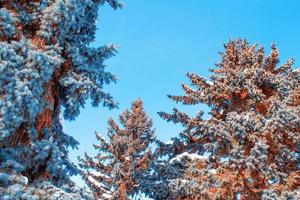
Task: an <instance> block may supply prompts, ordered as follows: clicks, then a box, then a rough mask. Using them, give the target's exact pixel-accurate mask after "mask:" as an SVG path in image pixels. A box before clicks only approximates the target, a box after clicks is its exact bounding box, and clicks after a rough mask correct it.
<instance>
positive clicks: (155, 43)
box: [64, 0, 300, 184]
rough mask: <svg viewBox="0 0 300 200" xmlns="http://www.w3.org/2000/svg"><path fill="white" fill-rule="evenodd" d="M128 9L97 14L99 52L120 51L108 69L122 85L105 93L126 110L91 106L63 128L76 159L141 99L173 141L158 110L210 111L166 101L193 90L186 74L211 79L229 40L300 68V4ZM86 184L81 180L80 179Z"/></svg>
mask: <svg viewBox="0 0 300 200" xmlns="http://www.w3.org/2000/svg"><path fill="white" fill-rule="evenodd" d="M124 3H125V7H124V9H122V10H117V11H115V10H113V9H111V8H110V7H109V6H104V7H102V8H101V9H100V11H99V19H98V22H97V26H98V31H97V35H96V41H95V43H94V44H93V45H94V46H101V45H103V44H106V43H114V44H117V45H120V48H119V53H118V55H117V56H115V57H113V58H111V59H109V60H108V61H107V62H106V65H107V70H109V71H111V72H113V73H114V74H116V75H117V76H118V77H119V78H120V80H119V81H118V83H117V84H112V85H110V86H106V87H105V90H106V91H109V92H110V93H111V94H112V95H113V96H114V98H115V100H116V101H118V102H119V107H120V109H118V110H117V109H115V110H108V109H107V108H101V107H99V108H93V107H91V106H90V104H89V103H87V104H86V107H85V109H82V110H81V114H80V115H79V117H77V118H76V120H75V121H72V122H69V121H64V127H65V132H66V133H68V134H69V135H72V136H73V137H75V138H76V139H77V140H78V141H79V142H80V146H79V150H75V151H73V150H71V151H70V158H71V160H73V161H75V162H76V157H77V156H78V155H82V154H83V152H85V151H86V152H88V153H89V154H93V153H94V151H93V148H92V143H94V142H96V139H95V135H94V132H95V131H98V132H100V133H101V134H105V132H106V130H107V123H106V122H107V120H108V118H109V117H113V118H114V119H116V118H117V116H118V114H119V113H121V112H122V111H123V110H124V109H126V108H128V107H130V103H131V102H132V101H133V100H135V99H137V98H138V97H140V98H141V99H142V100H143V102H144V107H145V110H146V111H147V113H148V115H149V116H150V117H151V118H152V119H153V122H154V128H155V129H156V134H157V137H158V138H159V139H161V140H168V139H169V138H170V137H175V136H176V135H177V134H178V132H179V131H180V126H174V125H173V124H171V123H167V122H165V121H164V120H162V119H160V118H159V116H158V115H157V112H158V111H170V110H171V109H172V108H173V107H174V106H176V107H179V108H180V109H182V110H185V111H186V112H188V113H195V112H197V110H199V109H204V110H206V111H207V108H206V107H205V106H196V107H184V106H180V105H176V104H175V103H174V102H172V101H171V100H169V99H168V98H167V97H166V95H167V94H175V95H176V94H182V91H181V88H180V84H181V83H188V81H187V79H186V77H185V74H186V72H196V73H197V74H199V75H201V76H204V77H208V76H209V71H208V69H209V68H213V67H214V63H216V62H219V60H220V57H219V54H218V52H219V51H221V50H222V47H223V44H224V43H225V42H227V41H228V40H229V39H230V38H237V37H241V38H246V39H248V41H249V42H251V43H258V44H260V45H262V46H264V47H265V48H266V51H267V52H268V51H269V47H270V45H271V44H272V43H273V42H275V43H276V44H277V46H278V48H279V51H280V59H281V61H282V62H284V61H285V60H287V59H288V58H291V57H293V58H294V59H295V60H296V62H295V66H297V67H298V66H299V63H300V39H299V38H300V22H299V19H300V12H299V10H300V1H298V0H286V1H281V0H190V1H186V0H151V1H146V0H125V1H124ZM74 180H75V181H76V182H78V183H79V184H81V181H80V179H79V178H78V177H76V178H74Z"/></svg>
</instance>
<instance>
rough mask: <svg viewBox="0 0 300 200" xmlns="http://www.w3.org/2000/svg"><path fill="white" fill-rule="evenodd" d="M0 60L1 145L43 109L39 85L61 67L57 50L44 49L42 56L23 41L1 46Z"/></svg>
mask: <svg viewBox="0 0 300 200" xmlns="http://www.w3.org/2000/svg"><path fill="white" fill-rule="evenodd" d="M0 59H1V61H0V64H1V65H0V85H1V88H0V94H1V95H2V96H1V98H0V112H1V118H0V131H1V136H0V141H3V140H5V139H6V138H7V136H9V135H10V134H11V133H12V132H13V131H14V130H15V129H16V128H18V127H19V126H20V124H21V123H22V122H24V121H25V120H26V121H29V122H30V121H34V119H35V117H36V115H37V114H38V113H39V112H41V110H42V109H43V108H44V107H45V106H46V103H45V102H44V99H43V97H42V95H43V93H44V89H43V84H45V83H46V82H48V81H49V80H50V78H51V75H52V73H53V70H54V69H55V68H57V67H58V66H59V64H61V56H60V49H59V48H58V47H57V46H56V47H55V46H48V47H47V49H46V50H45V51H44V52H41V51H37V50H33V49H31V48H30V45H29V44H28V40H27V39H26V38H24V37H23V38H22V39H21V40H20V41H12V42H1V46H0ZM34 132H35V130H31V133H34Z"/></svg>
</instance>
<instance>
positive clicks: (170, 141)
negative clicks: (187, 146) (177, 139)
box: [165, 140, 174, 144]
mask: <svg viewBox="0 0 300 200" xmlns="http://www.w3.org/2000/svg"><path fill="white" fill-rule="evenodd" d="M173 143H174V142H173V140H169V141H166V142H165V144H173Z"/></svg>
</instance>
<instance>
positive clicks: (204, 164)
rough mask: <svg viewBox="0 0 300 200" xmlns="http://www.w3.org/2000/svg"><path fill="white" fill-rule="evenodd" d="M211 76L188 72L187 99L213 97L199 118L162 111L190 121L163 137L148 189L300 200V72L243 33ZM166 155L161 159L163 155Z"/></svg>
mask: <svg viewBox="0 0 300 200" xmlns="http://www.w3.org/2000/svg"><path fill="white" fill-rule="evenodd" d="M221 57H222V60H221V62H220V63H219V64H217V65H216V68H215V69H212V70H211V71H212V72H213V75H212V76H211V77H210V79H211V81H208V80H206V79H204V78H202V77H199V76H198V75H196V74H194V73H188V74H187V77H188V78H189V80H190V81H191V85H192V87H189V86H187V85H185V84H183V85H182V88H183V90H184V92H185V94H184V95H182V96H169V98H171V99H172V100H174V101H175V102H181V103H183V104H184V105H195V104H207V105H208V106H209V107H210V109H211V111H210V116H209V118H208V119H203V112H199V114H197V115H196V116H194V117H191V116H189V115H187V114H186V113H183V112H180V111H179V110H177V109H174V110H173V112H172V113H171V114H169V113H165V112H160V113H159V114H160V116H161V117H162V118H164V119H166V120H167V121H172V122H174V123H180V124H182V126H183V127H184V129H183V131H182V132H181V133H180V137H179V138H173V139H172V141H171V142H169V143H163V142H158V144H159V148H158V149H157V151H156V155H157V157H158V158H157V160H156V167H155V168H154V169H155V173H154V174H153V175H152V178H151V182H147V183H146V185H145V189H144V191H146V193H147V194H148V195H149V196H151V197H153V198H155V199H268V200H269V199H294V200H296V199H300V171H299V170H300V157H299V153H300V152H299V151H300V134H299V133H300V72H299V70H294V69H293V68H292V64H293V60H289V61H287V62H286V63H285V64H282V65H280V66H277V65H278V63H279V53H278V49H277V48H276V47H275V45H273V46H272V48H271V52H270V55H269V56H266V55H265V52H264V49H263V48H258V47H257V45H250V44H249V43H248V42H247V41H245V40H241V39H238V40H233V41H229V42H228V43H227V44H226V45H225V51H224V52H223V53H221ZM159 157H162V158H163V159H160V158H159Z"/></svg>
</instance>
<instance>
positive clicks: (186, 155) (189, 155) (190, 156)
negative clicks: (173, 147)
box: [170, 152, 208, 163]
mask: <svg viewBox="0 0 300 200" xmlns="http://www.w3.org/2000/svg"><path fill="white" fill-rule="evenodd" d="M184 157H189V158H190V159H191V160H195V159H207V158H208V156H205V155H198V154H196V153H187V152H184V153H182V154H179V155H178V156H176V157H175V158H172V159H171V160H170V163H174V162H175V161H177V162H180V161H181V159H182V158H184Z"/></svg>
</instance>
